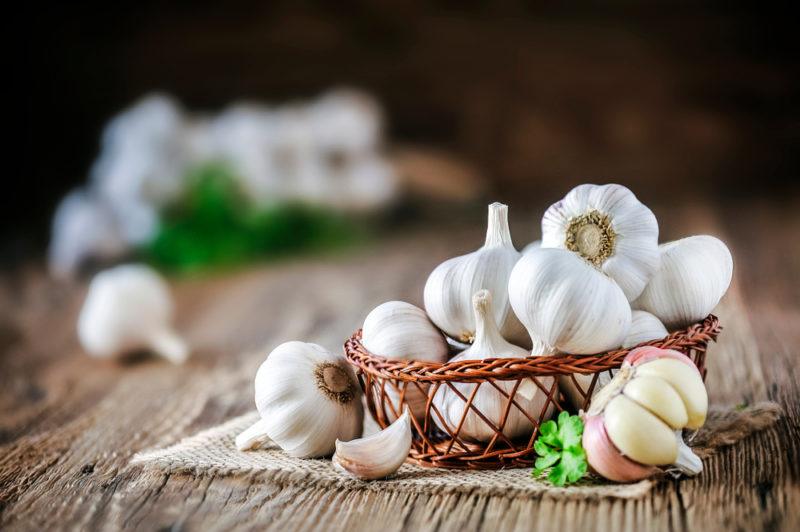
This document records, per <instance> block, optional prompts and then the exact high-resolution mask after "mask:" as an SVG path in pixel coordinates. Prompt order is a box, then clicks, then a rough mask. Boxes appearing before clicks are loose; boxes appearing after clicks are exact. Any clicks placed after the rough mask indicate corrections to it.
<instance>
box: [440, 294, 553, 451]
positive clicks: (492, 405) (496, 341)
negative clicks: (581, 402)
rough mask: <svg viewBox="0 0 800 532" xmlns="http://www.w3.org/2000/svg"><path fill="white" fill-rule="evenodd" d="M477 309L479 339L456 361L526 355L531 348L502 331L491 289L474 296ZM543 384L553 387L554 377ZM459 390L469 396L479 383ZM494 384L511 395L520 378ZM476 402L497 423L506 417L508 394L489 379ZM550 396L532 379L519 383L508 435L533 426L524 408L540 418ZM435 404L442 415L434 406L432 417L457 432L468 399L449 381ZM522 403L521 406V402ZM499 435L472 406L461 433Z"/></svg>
mask: <svg viewBox="0 0 800 532" xmlns="http://www.w3.org/2000/svg"><path fill="white" fill-rule="evenodd" d="M473 308H474V312H475V322H476V333H475V341H474V342H473V344H472V345H471V346H470V347H469V349H467V350H465V351H463V352H462V353H460V354H459V355H458V356H456V357H455V358H453V359H452V361H453V362H456V361H461V360H482V359H485V358H514V357H520V358H523V357H526V356H528V351H527V350H526V349H523V348H521V347H518V346H516V345H513V344H510V343H509V342H507V341H506V340H505V339H504V338H503V337H502V336H501V335H500V330H499V329H498V328H497V324H496V323H495V321H494V317H493V312H492V296H491V294H490V293H489V291H488V290H480V291H479V292H477V293H476V294H475V296H474V298H473ZM547 381H549V382H547ZM540 382H544V384H543V386H545V387H546V388H548V389H549V387H550V386H552V378H545V379H540ZM452 384H453V386H454V387H455V388H456V389H457V390H458V392H459V393H460V394H461V395H463V396H464V397H465V398H467V399H469V397H470V396H471V395H472V394H473V392H474V390H475V387H476V386H478V385H476V384H469V383H459V382H456V383H452ZM494 384H495V385H496V386H497V387H498V388H500V389H501V390H503V392H504V393H505V394H507V395H510V394H511V392H512V391H513V390H514V387H515V386H516V381H495V382H494ZM474 393H475V396H474V398H473V400H472V404H473V405H474V407H475V408H477V409H478V410H479V411H480V412H481V413H482V414H483V415H484V416H485V417H486V418H487V419H488V420H489V421H491V422H492V424H494V425H495V426H496V427H498V428H500V427H499V424H500V422H501V420H502V417H503V413H504V412H505V410H506V406H507V405H508V397H507V396H506V395H503V394H502V393H500V392H499V391H498V390H497V389H496V388H495V387H494V386H491V385H490V384H489V383H482V384H480V389H478V391H477V392H474ZM546 399H547V397H546V394H545V393H544V392H543V391H542V390H541V389H540V388H539V387H538V386H537V385H536V384H535V383H533V382H532V381H531V380H530V379H525V380H523V381H522V382H520V383H519V386H518V388H517V390H516V393H515V395H514V401H515V402H516V405H511V407H510V409H509V413H508V417H507V419H506V422H505V425H504V426H503V434H504V435H505V436H506V437H508V438H515V437H517V436H521V435H523V434H526V433H528V432H531V431H532V430H533V424H532V423H531V420H530V419H529V418H528V417H527V416H526V415H525V414H523V412H522V411H521V410H520V408H522V409H524V411H525V412H527V413H528V415H529V416H531V418H533V419H537V416H538V415H539V413H540V412H541V411H542V408H543V407H544V403H545V401H546ZM433 405H434V406H435V407H436V408H437V410H438V412H439V414H441V419H440V417H439V415H437V414H436V413H435V412H433V410H432V411H431V417H432V418H433V420H434V422H435V423H436V424H437V425H439V427H440V428H441V429H442V430H444V431H445V432H449V433H454V432H455V431H456V428H457V427H458V424H459V423H460V422H461V419H462V417H463V415H464V412H465V410H466V406H467V404H466V402H465V400H463V399H461V398H460V397H459V396H458V395H457V394H456V393H455V392H454V391H453V390H452V389H451V388H450V387H449V386H448V385H446V384H444V383H443V384H442V385H441V386H440V387H439V389H438V390H437V391H436V394H435V395H434V397H433ZM517 405H518V406H517ZM494 435H495V431H494V429H493V428H492V427H490V426H489V425H488V424H487V423H486V422H485V421H484V420H483V419H481V417H480V416H479V415H478V414H476V413H475V411H474V410H473V409H470V410H469V412H468V413H467V415H466V419H465V420H464V423H463V424H462V426H461V430H460V431H459V437H461V438H464V439H467V440H474V441H488V440H490V439H492V438H493V437H494Z"/></svg>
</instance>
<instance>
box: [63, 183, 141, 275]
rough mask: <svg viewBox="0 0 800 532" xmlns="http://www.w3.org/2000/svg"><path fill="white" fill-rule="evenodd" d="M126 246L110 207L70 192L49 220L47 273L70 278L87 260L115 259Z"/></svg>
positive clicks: (84, 194)
mask: <svg viewBox="0 0 800 532" xmlns="http://www.w3.org/2000/svg"><path fill="white" fill-rule="evenodd" d="M127 245H128V243H127V242H126V241H125V239H124V238H123V236H122V234H121V232H120V230H119V228H118V227H117V220H116V218H115V217H114V213H113V211H112V210H111V208H110V207H109V206H108V205H106V204H105V203H104V202H103V201H102V200H101V199H100V198H97V197H95V195H94V194H92V193H91V192H89V191H85V190H80V189H78V190H74V191H72V192H70V193H69V194H67V195H66V196H65V197H64V199H62V200H61V203H59V204H58V208H57V209H56V214H55V217H54V218H53V231H52V237H51V239H50V247H49V249H48V263H49V267H50V272H51V273H52V274H53V275H54V276H56V277H61V278H70V277H73V276H74V275H75V274H77V273H78V271H79V270H80V268H81V266H82V265H84V264H85V263H86V262H87V261H88V259H95V260H101V261H107V260H111V259H114V258H118V257H120V256H122V255H123V254H125V251H126V250H127Z"/></svg>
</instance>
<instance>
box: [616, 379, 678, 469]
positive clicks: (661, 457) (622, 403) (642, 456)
mask: <svg viewBox="0 0 800 532" xmlns="http://www.w3.org/2000/svg"><path fill="white" fill-rule="evenodd" d="M603 419H604V421H605V427H606V431H607V432H608V437H609V438H610V439H611V442H612V443H613V444H614V446H616V447H617V449H619V450H620V451H621V452H622V453H623V454H624V455H625V456H628V457H630V458H632V459H633V460H636V461H637V462H639V463H642V464H645V465H663V464H671V463H672V462H674V461H675V459H676V458H677V457H678V445H677V443H676V442H675V435H674V433H673V432H672V429H670V428H669V427H668V426H667V425H666V423H664V422H663V421H661V420H660V419H659V418H657V417H656V416H653V415H652V414H650V413H649V412H648V411H647V410H646V409H645V408H643V407H642V406H639V405H638V404H637V403H635V402H633V401H632V400H630V399H628V398H627V397H625V396H624V395H618V396H616V397H615V398H614V399H612V400H611V401H609V403H608V406H606V409H605V412H604V414H603Z"/></svg>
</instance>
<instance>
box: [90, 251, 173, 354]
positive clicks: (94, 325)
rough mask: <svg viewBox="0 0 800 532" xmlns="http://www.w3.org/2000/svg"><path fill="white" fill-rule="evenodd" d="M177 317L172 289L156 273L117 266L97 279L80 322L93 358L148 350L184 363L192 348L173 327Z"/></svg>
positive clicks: (134, 267)
mask: <svg viewBox="0 0 800 532" xmlns="http://www.w3.org/2000/svg"><path fill="white" fill-rule="evenodd" d="M172 312H173V308H172V298H171V297H170V294H169V288H168V287H167V284H166V282H165V281H164V280H163V279H162V277H161V276H160V275H159V274H158V273H157V272H156V271H155V270H153V269H152V268H149V267H147V266H144V265H141V264H126V265H122V266H116V267H114V268H111V269H108V270H105V271H102V272H100V273H98V274H97V275H96V276H95V277H94V278H93V279H92V282H91V284H90V285H89V291H88V293H87V295H86V301H85V302H84V304H83V308H82V309H81V313H80V316H79V317H78V338H79V339H80V342H81V345H82V346H83V348H84V349H85V350H86V352H87V353H89V355H91V356H94V357H99V358H106V357H113V356H118V355H123V354H126V353H130V352H133V351H137V350H143V349H144V350H150V351H152V352H153V353H155V354H157V355H160V356H163V357H164V358H166V359H168V360H169V361H171V362H173V363H175V364H180V363H182V362H183V361H184V360H186V357H187V355H188V348H187V346H186V344H185V343H184V341H183V340H182V339H181V338H180V337H179V336H178V335H177V334H175V332H174V331H173V330H172V328H171V325H170V322H171V320H172Z"/></svg>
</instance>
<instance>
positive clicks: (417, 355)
mask: <svg viewBox="0 0 800 532" xmlns="http://www.w3.org/2000/svg"><path fill="white" fill-rule="evenodd" d="M361 342H362V343H363V344H364V347H366V348H367V349H368V350H369V351H370V352H371V353H373V354H376V355H380V356H382V357H386V358H396V359H397V358H399V359H417V360H429V361H433V362H444V361H445V360H447V353H448V349H447V342H446V341H445V339H444V336H443V335H442V333H441V332H439V330H438V329H436V327H434V326H433V323H431V321H430V320H429V319H428V316H427V315H426V314H425V311H423V310H422V309H421V308H419V307H415V306H414V305H412V304H411V303H406V302H404V301H387V302H386V303H383V304H381V305H378V306H377V307H375V308H374V309H372V311H371V312H370V313H369V314H368V315H367V318H366V319H365V320H364V327H363V329H362V331H361Z"/></svg>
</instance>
